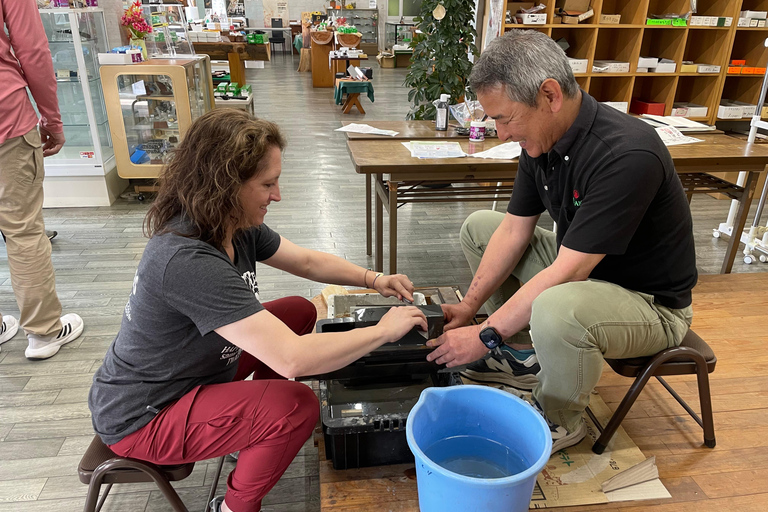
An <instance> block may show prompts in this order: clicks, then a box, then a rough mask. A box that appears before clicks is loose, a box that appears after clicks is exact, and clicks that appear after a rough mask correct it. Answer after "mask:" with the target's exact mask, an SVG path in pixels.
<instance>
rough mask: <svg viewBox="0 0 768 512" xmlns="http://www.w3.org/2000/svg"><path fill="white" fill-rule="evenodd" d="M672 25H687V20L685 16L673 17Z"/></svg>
mask: <svg viewBox="0 0 768 512" xmlns="http://www.w3.org/2000/svg"><path fill="white" fill-rule="evenodd" d="M723 25H725V20H723ZM672 26H673V27H687V26H688V22H687V21H686V19H685V18H674V19H673V20H672Z"/></svg>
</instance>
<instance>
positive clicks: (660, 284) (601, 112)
mask: <svg viewBox="0 0 768 512" xmlns="http://www.w3.org/2000/svg"><path fill="white" fill-rule="evenodd" d="M544 210H547V211H548V212H549V214H550V215H551V216H552V218H553V219H554V220H555V222H557V247H558V249H559V248H560V245H561V244H562V245H564V246H566V247H568V248H569V249H572V250H574V251H579V252H584V253H590V254H606V257H605V258H603V260H602V261H601V262H600V263H599V264H598V265H597V266H596V267H595V269H594V270H593V271H592V273H591V274H590V278H594V279H601V280H604V281H608V282H611V283H615V284H618V285H620V286H622V287H624V288H628V289H630V290H636V291H639V292H643V293H648V294H651V295H653V296H654V297H655V302H657V303H659V304H661V305H664V306H667V307H670V308H675V309H679V308H684V307H686V306H689V305H690V304H691V289H692V288H693V286H694V285H695V284H696V279H697V272H696V254H695V252H694V245H693V223H692V221H691V212H690V208H689V207H688V201H687V199H686V196H685V193H684V192H683V187H682V184H681V183H680V179H679V178H678V177H677V173H676V172H675V167H674V164H673V163H672V157H670V155H669V151H667V148H666V147H665V146H664V143H663V142H661V139H660V138H659V137H658V135H657V134H656V132H655V131H654V129H653V128H652V127H651V126H650V125H648V124H646V123H644V122H643V121H640V120H639V119H635V118H633V117H631V116H628V115H626V114H623V113H621V112H619V111H618V110H616V109H614V108H612V107H609V106H606V105H603V104H600V103H598V102H597V101H596V100H595V99H594V98H593V97H592V96H590V95H588V94H587V93H586V92H584V91H582V102H581V109H580V110H579V114H578V116H577V118H576V120H575V122H574V123H573V124H572V125H571V127H570V128H569V129H568V131H567V132H566V133H565V134H564V135H563V136H562V137H561V138H560V140H558V141H557V143H555V146H554V147H553V148H552V150H550V151H549V153H547V154H543V155H541V156H540V157H538V158H531V157H530V156H528V153H527V152H525V150H524V151H523V154H522V155H521V156H520V165H519V168H518V172H517V178H515V188H514V192H513V194H512V198H511V199H510V201H509V205H508V206H507V211H508V212H509V213H511V214H513V215H519V216H523V217H530V216H534V215H539V214H540V213H542V212H543V211H544Z"/></svg>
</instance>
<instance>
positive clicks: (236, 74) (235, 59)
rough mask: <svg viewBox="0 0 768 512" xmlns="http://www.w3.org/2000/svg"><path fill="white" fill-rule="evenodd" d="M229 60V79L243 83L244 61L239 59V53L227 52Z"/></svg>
mask: <svg viewBox="0 0 768 512" xmlns="http://www.w3.org/2000/svg"><path fill="white" fill-rule="evenodd" d="M227 60H229V81H230V82H236V83H238V84H240V85H245V63H244V62H243V61H242V59H240V54H239V53H235V52H232V53H228V54H227Z"/></svg>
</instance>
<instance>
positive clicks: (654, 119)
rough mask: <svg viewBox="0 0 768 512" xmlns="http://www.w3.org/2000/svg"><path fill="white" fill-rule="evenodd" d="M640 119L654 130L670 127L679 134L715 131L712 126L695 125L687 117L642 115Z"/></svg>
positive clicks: (694, 122) (695, 123)
mask: <svg viewBox="0 0 768 512" xmlns="http://www.w3.org/2000/svg"><path fill="white" fill-rule="evenodd" d="M640 119H642V120H643V121H645V122H646V123H648V124H650V125H651V126H653V127H654V128H657V127H660V126H672V127H674V128H677V129H678V130H680V131H681V132H710V131H713V130H714V129H715V127H714V126H709V125H706V124H703V123H697V122H696V121H691V120H690V119H688V118H687V117H679V116H655V115H653V114H643V115H642V116H641V117H640Z"/></svg>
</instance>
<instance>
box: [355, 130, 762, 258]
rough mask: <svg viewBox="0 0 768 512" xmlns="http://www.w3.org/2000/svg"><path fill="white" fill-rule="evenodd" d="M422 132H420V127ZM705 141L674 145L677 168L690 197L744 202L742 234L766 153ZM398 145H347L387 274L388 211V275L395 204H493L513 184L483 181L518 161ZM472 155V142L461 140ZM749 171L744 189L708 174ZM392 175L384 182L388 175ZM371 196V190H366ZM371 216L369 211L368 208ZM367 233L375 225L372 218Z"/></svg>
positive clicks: (708, 137)
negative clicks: (431, 155)
mask: <svg viewBox="0 0 768 512" xmlns="http://www.w3.org/2000/svg"><path fill="white" fill-rule="evenodd" d="M416 129H418V128H416ZM696 137H697V138H700V139H702V140H703V141H704V142H700V143H696V144H685V145H680V146H672V147H670V148H668V149H669V152H670V154H671V155H672V160H673V161H674V163H675V168H676V169H677V173H678V175H679V176H680V180H681V181H682V183H683V188H684V189H685V191H686V194H687V195H688V200H689V202H690V199H691V197H692V195H693V194H704V193H713V192H719V193H721V194H724V195H727V196H728V197H730V198H731V199H737V200H739V201H740V203H741V204H740V207H739V210H738V213H737V218H736V222H735V224H734V227H733V229H734V233H741V231H742V229H743V228H744V225H745V223H746V220H747V214H748V213H749V205H750V203H751V201H752V196H753V193H754V189H755V185H756V183H757V179H758V177H759V175H760V173H761V172H763V171H764V169H765V166H766V165H768V148H766V147H765V146H764V145H759V144H749V143H747V142H745V141H741V140H738V139H736V138H733V137H728V136H727V135H723V134H696ZM401 142H402V141H400V140H391V139H390V140H352V138H351V137H350V140H349V141H347V148H348V149H349V154H350V157H351V158H352V163H353V165H354V166H355V171H356V172H357V173H359V174H366V175H370V176H373V177H374V178H375V191H374V196H375V205H376V206H375V220H376V238H375V252H374V265H375V269H376V270H377V271H379V272H382V271H383V268H384V262H383V248H384V234H383V232H382V231H383V206H386V207H387V210H388V212H389V273H395V272H396V271H397V205H398V203H412V202H456V201H482V200H492V198H493V196H494V195H496V194H511V191H512V186H511V185H509V184H502V185H492V184H488V183H485V184H484V182H507V183H508V182H512V181H513V180H514V178H515V174H516V173H517V160H514V161H508V160H486V159H477V158H469V157H467V158H451V159H425V160H420V159H416V158H412V157H411V155H410V153H409V151H408V150H407V149H406V148H405V147H404V146H403V145H402V143H401ZM498 144H500V142H499V141H498V139H487V140H486V141H485V142H483V143H475V144H473V145H472V146H473V150H474V151H483V150H486V149H490V148H491V147H493V146H496V145H498ZM461 145H462V148H463V149H464V150H465V151H467V152H468V150H469V147H470V145H469V142H468V141H461ZM728 171H746V172H748V175H747V181H746V182H745V184H744V186H743V187H739V186H738V185H736V184H734V183H731V182H728V181H726V180H724V179H721V178H717V177H715V176H712V175H710V174H708V173H711V172H728ZM385 175H388V178H387V179H385V178H384V176H385ZM446 182H448V183H465V184H467V185H468V186H467V187H466V188H461V189H450V188H449V189H417V188H416V187H417V186H418V185H423V184H429V183H446ZM366 192H368V190H366ZM366 211H367V209H366ZM366 222H367V224H366V229H367V230H368V228H369V226H370V223H371V216H370V214H369V215H368V217H367V220H366ZM738 248H739V237H730V239H729V241H728V249H727V250H726V254H725V258H724V260H723V265H722V267H721V273H728V272H730V271H731V268H732V267H733V261H734V259H735V257H736V253H737V251H738Z"/></svg>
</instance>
